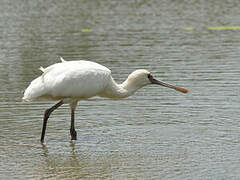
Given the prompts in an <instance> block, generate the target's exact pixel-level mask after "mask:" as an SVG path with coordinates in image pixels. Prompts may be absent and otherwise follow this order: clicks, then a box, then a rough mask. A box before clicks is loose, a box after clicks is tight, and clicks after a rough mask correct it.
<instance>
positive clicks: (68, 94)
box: [23, 58, 188, 142]
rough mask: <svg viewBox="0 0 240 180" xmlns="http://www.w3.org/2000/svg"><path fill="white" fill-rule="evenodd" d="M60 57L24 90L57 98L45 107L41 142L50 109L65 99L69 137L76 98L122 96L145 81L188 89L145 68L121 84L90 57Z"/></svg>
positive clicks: (28, 97)
mask: <svg viewBox="0 0 240 180" xmlns="http://www.w3.org/2000/svg"><path fill="white" fill-rule="evenodd" d="M61 61H62V62H61V63H56V64H53V65H51V66H49V67H47V68H43V67H40V70H41V71H42V72H43V73H42V75H41V76H39V77H37V78H36V79H34V80H33V81H32V82H31V84H30V85H29V86H28V88H27V89H26V90H25V92H24V97H23V100H24V101H32V100H39V99H49V100H60V102H58V103H57V104H56V105H54V106H53V107H52V108H50V109H47V110H46V111H45V115H44V121H43V129H42V136H41V142H43V141H44V135H45V130H46V124H47V120H48V118H49V116H50V114H51V112H52V111H54V110H55V109H57V108H58V107H59V106H61V105H62V104H64V103H68V104H70V107H71V110H72V115H71V128H70V133H71V136H72V140H76V136H77V134H76V131H75V128H74V111H75V108H76V106H77V102H78V101H79V100H81V99H88V98H90V97H93V96H101V97H108V98H112V99H120V98H125V97H128V96H130V95H132V94H133V93H134V92H135V91H137V90H138V89H139V88H141V87H143V86H145V85H148V84H158V85H162V86H166V87H169V88H173V89H175V90H177V91H180V92H183V93H187V92H188V90H187V89H184V88H181V87H178V86H173V85H170V84H167V83H164V82H162V81H158V80H156V79H154V78H153V76H152V75H151V74H150V72H149V71H147V70H144V69H139V70H136V71H134V72H133V73H131V74H130V75H129V76H128V78H127V79H126V80H125V81H124V82H123V83H122V84H117V83H116V82H115V81H114V79H113V78H112V76H111V71H110V70H109V69H108V68H106V67H104V66H102V65H100V64H97V63H94V62H91V61H65V60H64V59H63V58H61Z"/></svg>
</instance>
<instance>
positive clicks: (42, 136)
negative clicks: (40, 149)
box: [41, 101, 63, 143]
mask: <svg viewBox="0 0 240 180" xmlns="http://www.w3.org/2000/svg"><path fill="white" fill-rule="evenodd" d="M62 104H63V101H59V102H58V103H57V104H55V105H54V106H53V107H51V108H50V109H47V110H46V111H45V113H44V118H43V127H42V135H41V142H42V143H43V142H44V136H45V132H46V127H47V120H48V118H49V116H50V114H51V113H52V112H53V111H54V110H55V109H57V108H58V107H59V106H61V105H62Z"/></svg>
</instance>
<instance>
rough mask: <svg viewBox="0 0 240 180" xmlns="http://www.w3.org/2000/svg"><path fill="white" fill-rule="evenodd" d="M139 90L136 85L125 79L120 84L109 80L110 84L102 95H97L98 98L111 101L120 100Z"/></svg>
mask: <svg viewBox="0 0 240 180" xmlns="http://www.w3.org/2000/svg"><path fill="white" fill-rule="evenodd" d="M139 88H141V87H139V86H136V84H135V83H134V82H132V81H130V80H129V79H126V80H125V81H124V82H123V83H122V84H117V83H116V82H115V81H114V79H111V83H109V85H108V87H107V88H106V89H105V91H104V93H102V94H99V96H102V97H108V98H112V99H122V98H126V97H128V96H130V95H132V94H133V93H135V92H136V91H137V90H138V89H139Z"/></svg>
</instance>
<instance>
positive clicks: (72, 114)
mask: <svg viewBox="0 0 240 180" xmlns="http://www.w3.org/2000/svg"><path fill="white" fill-rule="evenodd" d="M70 106H71V127H70V134H71V140H77V132H76V131H75V126H74V119H75V118H74V112H75V109H76V106H77V102H73V103H72V104H70Z"/></svg>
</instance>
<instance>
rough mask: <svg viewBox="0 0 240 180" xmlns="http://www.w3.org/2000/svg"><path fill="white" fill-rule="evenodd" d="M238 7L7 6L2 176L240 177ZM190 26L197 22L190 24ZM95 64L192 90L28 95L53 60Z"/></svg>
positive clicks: (2, 34) (0, 38)
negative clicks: (120, 95)
mask: <svg viewBox="0 0 240 180" xmlns="http://www.w3.org/2000/svg"><path fill="white" fill-rule="evenodd" d="M239 18H240V17H239V3H238V2H237V1H234V0H229V1H194V0H191V1H187V2H185V1H168V0H166V1H133V0H131V1H128V2H125V3H123V2H122V3H121V2H117V1H110V0H109V1H108V0H106V1H97V2H95V1H74V0H69V1H56V2H55V1H49V2H45V1H44V2H41V1H7V0H3V1H1V6H0V64H1V65H0V159H1V160H0V177H1V179H47V178H49V179H56V178H59V179H61V178H62V179H94V178H96V179H160V178H161V179H239V177H240V173H239V172H240V171H239V169H240V165H239V161H240V156H239V149H240V140H239V139H240V133H239V132H240V128H239V127H240V125H239V124H240V122H239V119H240V115H239V80H238V78H239V72H240V70H239V69H240V63H239V58H240V49H239V43H240V39H239V35H240V31H239V30H210V29H208V27H213V26H239ZM187 27H191V28H190V29H189V28H187ZM59 56H62V57H64V58H65V59H66V60H77V59H87V60H94V61H96V62H98V63H101V64H103V65H105V66H107V67H109V68H110V69H111V70H112V74H113V77H114V78H115V79H116V81H117V82H121V81H123V80H124V79H125V78H126V77H127V76H128V74H129V73H130V72H131V71H133V70H134V69H137V68H146V69H149V70H151V71H152V74H153V75H154V76H155V77H157V78H158V79H161V80H164V81H166V82H170V83H172V84H176V85H181V86H183V87H186V88H188V89H189V90H190V93H189V94H187V95H185V94H181V93H179V92H176V91H174V90H169V89H166V88H164V87H158V86H149V87H145V88H143V89H141V90H139V91H138V92H137V93H136V94H135V95H134V96H132V97H129V98H127V99H125V100H120V101H113V100H106V99H102V98H92V99H90V100H89V101H82V102H79V106H78V108H77V111H76V119H77V120H76V130H77V133H78V140H77V141H76V143H75V144H72V143H71V142H70V135H69V128H70V110H69V107H68V106H67V105H64V106H63V107H61V108H60V109H58V110H56V111H55V112H54V113H53V114H52V116H51V117H50V119H49V123H48V127H47V132H46V137H45V138H46V145H45V146H42V145H41V144H40V141H39V140H40V133H41V127H42V117H43V113H44V110H45V109H46V108H49V107H51V106H52V105H53V104H54V102H48V101H46V102H29V103H25V102H22V101H21V97H22V92H23V90H24V89H25V88H26V87H27V86H28V84H29V82H30V81H31V80H32V79H33V78H35V77H37V76H39V75H40V74H41V72H40V71H39V70H38V68H39V67H40V66H43V67H46V66H48V65H50V64H53V63H56V62H59V61H60V59H59Z"/></svg>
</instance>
